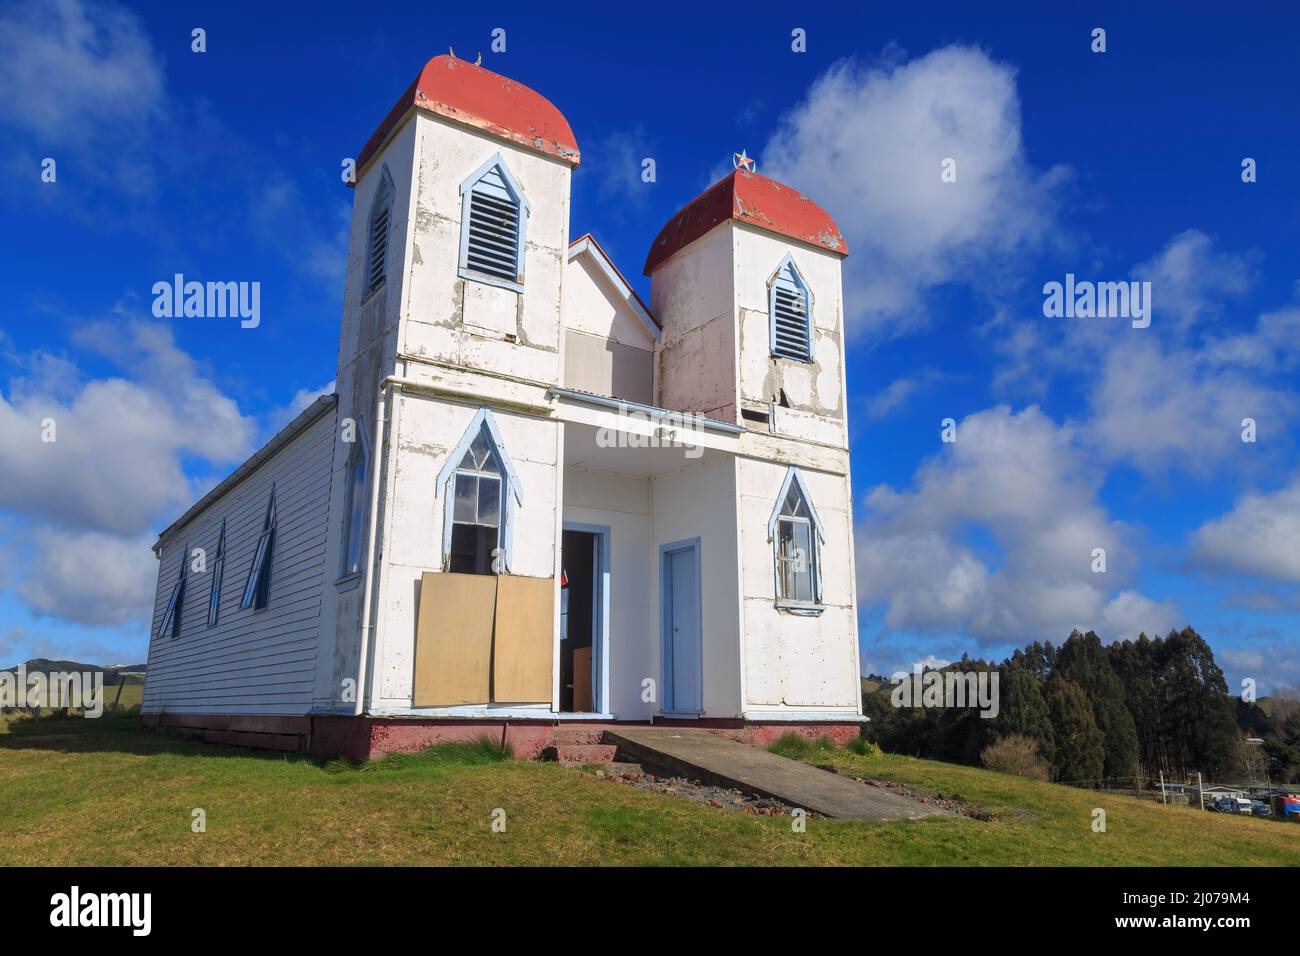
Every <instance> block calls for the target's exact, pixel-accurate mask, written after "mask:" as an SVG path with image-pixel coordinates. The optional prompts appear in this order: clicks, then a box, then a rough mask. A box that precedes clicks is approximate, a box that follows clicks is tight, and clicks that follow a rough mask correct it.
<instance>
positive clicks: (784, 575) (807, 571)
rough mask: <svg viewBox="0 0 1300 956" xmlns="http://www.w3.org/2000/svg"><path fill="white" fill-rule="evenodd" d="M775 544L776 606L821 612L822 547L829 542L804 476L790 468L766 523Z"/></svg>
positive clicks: (769, 538) (773, 552)
mask: <svg viewBox="0 0 1300 956" xmlns="http://www.w3.org/2000/svg"><path fill="white" fill-rule="evenodd" d="M767 537H768V540H769V541H771V542H772V559H773V574H774V577H775V584H776V605H777V607H780V608H784V609H787V610H793V611H798V610H807V611H820V610H821V601H822V579H821V556H820V550H821V545H822V544H823V543H824V542H825V541H826V529H825V528H824V527H823V526H822V523H821V519H820V518H818V517H817V511H816V509H814V508H813V504H812V498H811V497H809V495H808V488H807V485H806V484H805V482H804V477H803V475H802V474H801V473H800V472H799V469H798V468H789V469H787V471H786V473H785V481H783V482H782V483H781V490H780V492H779V493H778V494H777V497H776V504H775V506H774V507H773V508H772V516H771V517H770V518H769V519H768V522H767Z"/></svg>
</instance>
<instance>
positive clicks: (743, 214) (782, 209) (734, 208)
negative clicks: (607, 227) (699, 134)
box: [644, 169, 849, 275]
mask: <svg viewBox="0 0 1300 956" xmlns="http://www.w3.org/2000/svg"><path fill="white" fill-rule="evenodd" d="M728 219H736V220H738V221H740V222H744V223H748V224H749V225H751V226H756V227H757V228H759V229H766V230H767V231H768V232H775V233H777V234H778V235H782V236H786V237H787V238H790V239H797V240H799V241H800V242H806V243H808V245H810V246H820V247H821V248H823V249H826V250H828V251H830V252H835V253H838V254H839V255H842V256H847V255H848V254H849V245H848V243H847V242H845V241H844V234H843V233H841V232H840V227H839V226H837V225H835V220H834V219H832V218H831V217H830V215H829V214H828V213H827V212H826V210H825V209H823V208H822V207H821V206H819V205H817V204H816V203H815V202H813V201H812V200H811V199H809V198H808V197H807V196H805V195H804V194H803V193H801V192H799V191H798V190H797V189H791V188H790V187H789V186H784V185H782V184H781V183H778V182H777V181H776V180H775V179H769V178H768V177H767V176H762V175H759V174H758V173H751V172H749V171H748V170H745V169H738V170H736V171H735V172H734V173H731V174H730V175H728V176H726V177H725V178H724V179H721V180H719V181H718V182H716V183H714V184H713V185H712V186H710V187H709V188H708V189H706V190H705V191H704V192H703V193H701V194H700V195H698V196H696V197H695V198H694V199H692V200H691V201H690V202H689V203H687V204H686V205H685V206H684V207H682V209H681V210H680V211H678V213H677V215H675V216H673V218H671V219H669V220H668V224H667V225H665V226H664V227H663V228H662V229H661V230H659V235H658V236H656V237H655V241H654V242H653V243H652V244H651V246H650V254H649V255H647V256H646V260H645V270H644V271H645V274H646V275H650V273H652V272H653V271H654V270H655V269H657V268H658V267H659V266H660V265H661V264H662V263H663V262H665V261H666V260H667V259H668V257H669V256H671V255H673V253H675V252H677V251H678V250H680V249H684V248H685V247H686V246H688V245H690V244H691V243H692V242H694V241H695V240H696V239H699V238H700V237H701V236H703V235H704V234H705V233H706V232H708V231H709V230H710V229H712V228H713V227H714V226H716V225H718V223H721V222H726V221H727V220H728Z"/></svg>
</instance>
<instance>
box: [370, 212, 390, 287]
mask: <svg viewBox="0 0 1300 956" xmlns="http://www.w3.org/2000/svg"><path fill="white" fill-rule="evenodd" d="M388 209H389V207H388V206H386V205H385V206H383V207H381V208H380V209H377V210H376V211H375V214H374V216H372V217H371V219H370V274H369V275H368V276H367V277H366V294H367V295H369V294H370V293H371V292H374V291H375V290H376V289H378V288H379V285H380V283H382V282H383V281H384V266H385V259H386V258H387V256H388Z"/></svg>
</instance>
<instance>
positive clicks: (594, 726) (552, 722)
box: [142, 714, 860, 761]
mask: <svg viewBox="0 0 1300 956" xmlns="http://www.w3.org/2000/svg"><path fill="white" fill-rule="evenodd" d="M142 721H143V723H144V726H146V727H149V728H152V729H156V730H160V731H165V732H170V733H175V734H179V735H180V736H184V737H197V738H200V739H202V740H204V741H206V742H207V743H214V744H227V745H233V746H237V747H253V748H258V749H266V750H281V751H288V752H291V753H307V754H310V755H311V756H313V757H344V758H346V759H348V760H354V761H362V760H368V759H372V758H375V757H382V756H384V755H385V754H390V753H418V752H419V751H421V750H425V749H427V748H429V747H434V746H437V745H438V744H443V743H448V742H451V741H472V740H481V739H482V738H484V737H487V738H489V739H491V740H492V741H494V742H496V743H499V744H501V745H502V746H505V747H508V748H509V749H510V750H511V751H512V752H513V753H514V755H515V757H517V758H519V759H521V760H535V759H536V758H537V757H538V755H539V754H540V753H541V752H542V750H544V749H545V748H546V747H549V746H552V745H556V744H570V745H572V744H578V745H588V744H598V743H600V742H601V740H602V738H603V736H604V734H605V731H606V730H615V729H617V728H618V727H619V726H623V725H637V724H639V725H640V726H645V722H638V721H628V722H626V723H625V724H620V723H613V722H606V723H598V722H595V721H590V720H571V721H566V720H564V719H563V718H539V719H524V718H519V719H514V718H512V719H508V720H507V719H501V720H491V719H477V720H475V719H465V718H419V717H262V716H250V715H239V714H146V715H145V716H144V717H143V718H142ZM654 726H656V727H685V728H692V729H697V730H711V731H713V732H714V733H717V734H722V735H725V736H727V737H732V738H734V739H736V740H739V741H741V742H743V743H747V744H752V745H753V746H756V747H767V746H768V745H770V744H771V743H772V742H773V741H775V740H776V739H777V738H779V737H782V736H784V735H785V734H799V735H800V736H802V737H807V738H809V739H817V738H819V737H829V738H831V739H832V740H834V741H835V742H836V743H837V744H841V745H843V744H847V743H848V742H849V741H850V740H852V739H853V738H855V737H857V736H858V734H859V731H860V725H859V724H845V723H834V722H808V723H792V722H787V721H779V722H762V723H747V722H745V721H741V720H717V719H713V720H709V719H705V720H671V719H664V720H656V721H655V722H654Z"/></svg>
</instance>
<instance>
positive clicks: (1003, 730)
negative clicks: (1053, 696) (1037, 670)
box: [993, 663, 1056, 764]
mask: <svg viewBox="0 0 1300 956" xmlns="http://www.w3.org/2000/svg"><path fill="white" fill-rule="evenodd" d="M998 681H999V687H998V696H999V710H998V716H997V719H996V720H995V721H994V726H993V733H994V735H995V736H996V737H997V739H999V740H1001V739H1002V738H1004V737H1009V736H1011V735H1012V734H1022V735H1024V736H1025V737H1028V738H1029V739H1031V740H1036V741H1037V742H1038V752H1039V753H1040V754H1041V755H1042V757H1043V759H1044V760H1046V761H1047V762H1048V763H1049V764H1050V763H1051V762H1052V759H1053V758H1054V757H1055V756H1056V737H1055V735H1054V734H1053V733H1052V715H1051V714H1050V713H1049V712H1048V709H1047V700H1046V699H1045V698H1044V697H1043V681H1042V679H1041V678H1040V677H1038V676H1037V675H1036V674H1034V673H1033V672H1032V671H1030V670H1028V669H1026V668H1024V667H1017V666H1015V665H1014V664H1011V663H1007V664H1003V665H1002V669H1001V671H1000V672H999V677H998Z"/></svg>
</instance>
